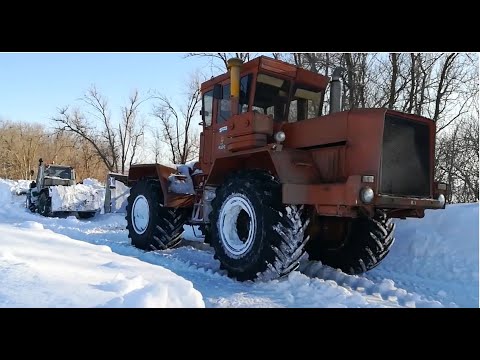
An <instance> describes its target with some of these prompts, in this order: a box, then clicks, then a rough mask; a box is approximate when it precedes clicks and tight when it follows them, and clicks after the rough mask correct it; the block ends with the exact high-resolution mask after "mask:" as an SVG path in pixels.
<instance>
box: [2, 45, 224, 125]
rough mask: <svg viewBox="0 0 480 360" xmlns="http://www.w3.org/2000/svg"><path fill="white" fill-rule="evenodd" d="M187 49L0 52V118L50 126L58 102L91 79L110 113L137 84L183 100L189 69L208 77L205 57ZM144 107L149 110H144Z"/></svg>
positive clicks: (66, 101) (69, 100)
mask: <svg viewBox="0 0 480 360" xmlns="http://www.w3.org/2000/svg"><path fill="white" fill-rule="evenodd" d="M184 57H185V54H183V53H0V119H3V120H12V121H25V122H38V123H42V124H44V125H46V126H49V125H51V121H50V120H49V119H50V118H51V117H52V116H54V115H55V114H56V111H57V107H62V106H65V105H71V104H75V100H76V99H78V98H79V97H81V96H82V95H83V94H84V92H85V91H86V90H87V89H88V88H89V87H90V86H91V85H93V84H95V85H96V86H97V88H98V89H99V90H100V92H101V93H102V94H103V95H105V96H107V97H108V99H109V102H110V106H111V110H112V115H113V116H114V118H115V117H117V116H118V115H119V107H120V106H122V105H123V104H125V103H126V101H127V99H128V96H129V94H130V93H131V92H132V90H134V89H138V90H139V91H140V93H141V94H142V93H143V94H145V93H146V92H147V91H148V90H150V89H155V90H158V91H160V92H162V93H164V94H167V95H168V96H169V97H171V98H172V99H174V101H177V102H181V101H182V99H183V98H182V92H183V91H184V89H185V83H186V82H187V81H188V78H189V74H191V73H193V72H194V71H195V70H196V69H199V70H201V71H202V72H204V73H205V74H206V75H207V76H208V77H210V76H211V75H212V70H213V71H215V72H216V73H218V70H216V69H212V68H211V66H210V65H209V62H210V61H209V60H208V59H207V58H201V57H188V58H184ZM145 110H146V109H145Z"/></svg>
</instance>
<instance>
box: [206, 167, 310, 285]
mask: <svg viewBox="0 0 480 360" xmlns="http://www.w3.org/2000/svg"><path fill="white" fill-rule="evenodd" d="M281 199H282V193H281V184H280V183H279V182H278V180H277V179H275V178H274V177H273V176H271V175H270V174H268V173H266V172H264V171H260V170H243V171H239V172H237V173H235V174H232V175H231V176H229V177H228V178H227V179H226V180H225V182H224V184H223V185H222V186H220V187H218V188H217V190H216V196H215V199H214V200H213V201H212V212H211V213H210V224H211V226H210V229H209V230H210V234H209V235H210V245H211V246H212V247H213V248H214V250H215V257H216V258H217V259H218V260H219V261H220V263H221V267H222V268H223V269H226V271H227V274H228V276H230V277H232V278H236V279H237V280H239V281H246V280H255V279H261V280H270V279H274V278H278V277H281V276H284V275H287V274H288V273H290V272H291V271H292V270H294V269H296V268H297V267H298V264H299V259H300V257H301V256H302V255H303V253H304V246H305V243H306V240H307V238H306V237H305V236H304V233H305V228H306V226H307V225H308V220H307V221H305V218H306V216H305V215H304V214H305V211H304V207H303V206H299V207H297V206H294V205H284V204H282V201H281Z"/></svg>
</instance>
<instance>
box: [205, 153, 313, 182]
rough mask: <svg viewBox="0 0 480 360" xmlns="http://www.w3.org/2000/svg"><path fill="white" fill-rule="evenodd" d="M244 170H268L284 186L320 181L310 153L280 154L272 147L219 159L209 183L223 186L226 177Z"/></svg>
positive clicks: (208, 180)
mask: <svg viewBox="0 0 480 360" xmlns="http://www.w3.org/2000/svg"><path fill="white" fill-rule="evenodd" d="M243 169H265V170H268V171H269V172H270V173H271V174H272V175H274V176H276V177H277V178H278V179H279V181H280V183H282V184H288V183H294V184H311V183H316V182H318V179H319V178H320V176H319V175H320V174H319V172H318V169H317V167H316V166H315V163H314V160H313V158H312V154H311V153H310V152H309V151H304V150H297V149H283V150H280V151H277V150H275V149H274V147H273V146H272V145H269V146H266V147H263V148H259V149H255V150H246V151H239V152H236V153H235V154H230V155H229V156H227V157H223V158H217V159H215V161H214V163H213V165H212V168H211V171H210V174H209V176H208V178H207V181H206V184H207V185H210V186H220V185H221V184H222V183H223V182H224V178H225V175H226V174H229V173H231V172H232V171H238V170H243Z"/></svg>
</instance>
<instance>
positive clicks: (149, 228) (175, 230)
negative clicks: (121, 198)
mask: <svg viewBox="0 0 480 360" xmlns="http://www.w3.org/2000/svg"><path fill="white" fill-rule="evenodd" d="M127 201H128V202H127V216H126V217H125V219H126V220H127V230H128V237H129V238H130V239H132V245H133V246H135V247H137V248H139V249H142V250H146V251H149V250H164V249H169V248H173V247H175V246H176V245H178V244H179V243H180V241H181V240H182V239H181V235H182V232H183V225H184V224H185V222H186V220H187V218H188V214H189V209H188V208H177V209H174V208H167V207H163V197H162V189H161V186H160V183H159V182H158V181H157V180H152V179H142V180H140V181H138V182H137V183H136V184H135V185H134V186H133V187H132V188H131V189H130V195H129V196H128V200H127Z"/></svg>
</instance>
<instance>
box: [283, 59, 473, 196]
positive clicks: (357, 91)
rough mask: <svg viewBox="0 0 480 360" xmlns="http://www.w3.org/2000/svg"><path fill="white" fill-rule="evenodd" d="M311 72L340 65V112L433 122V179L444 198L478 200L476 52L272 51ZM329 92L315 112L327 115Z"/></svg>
mask: <svg viewBox="0 0 480 360" xmlns="http://www.w3.org/2000/svg"><path fill="white" fill-rule="evenodd" d="M274 56H275V57H277V58H280V59H282V58H283V59H285V60H287V61H289V62H292V63H294V64H296V65H298V66H301V67H304V68H306V69H309V70H311V71H314V72H318V73H321V74H326V75H331V74H332V72H333V70H334V69H335V68H336V67H337V66H341V67H343V68H344V70H345V71H344V72H343V75H342V80H343V99H342V100H343V102H342V108H343V110H348V109H353V108H375V107H383V108H388V109H394V110H399V111H403V112H407V113H412V114H417V115H421V116H425V117H427V118H430V119H432V120H433V121H435V122H436V124H437V138H436V155H435V156H436V167H435V179H437V180H439V181H444V182H447V183H449V184H450V186H451V193H450V196H449V198H448V199H447V200H448V201H449V202H476V201H478V200H479V188H478V184H479V177H478V176H479V169H478V163H479V137H478V127H479V98H478V93H479V57H478V54H476V53H389V54H385V53H383V54H375V53H336V54H332V53H295V54H274ZM328 100H329V92H328V91H327V92H326V93H325V97H324V99H323V103H322V109H321V112H322V113H323V114H326V113H328V110H329V104H328Z"/></svg>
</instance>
